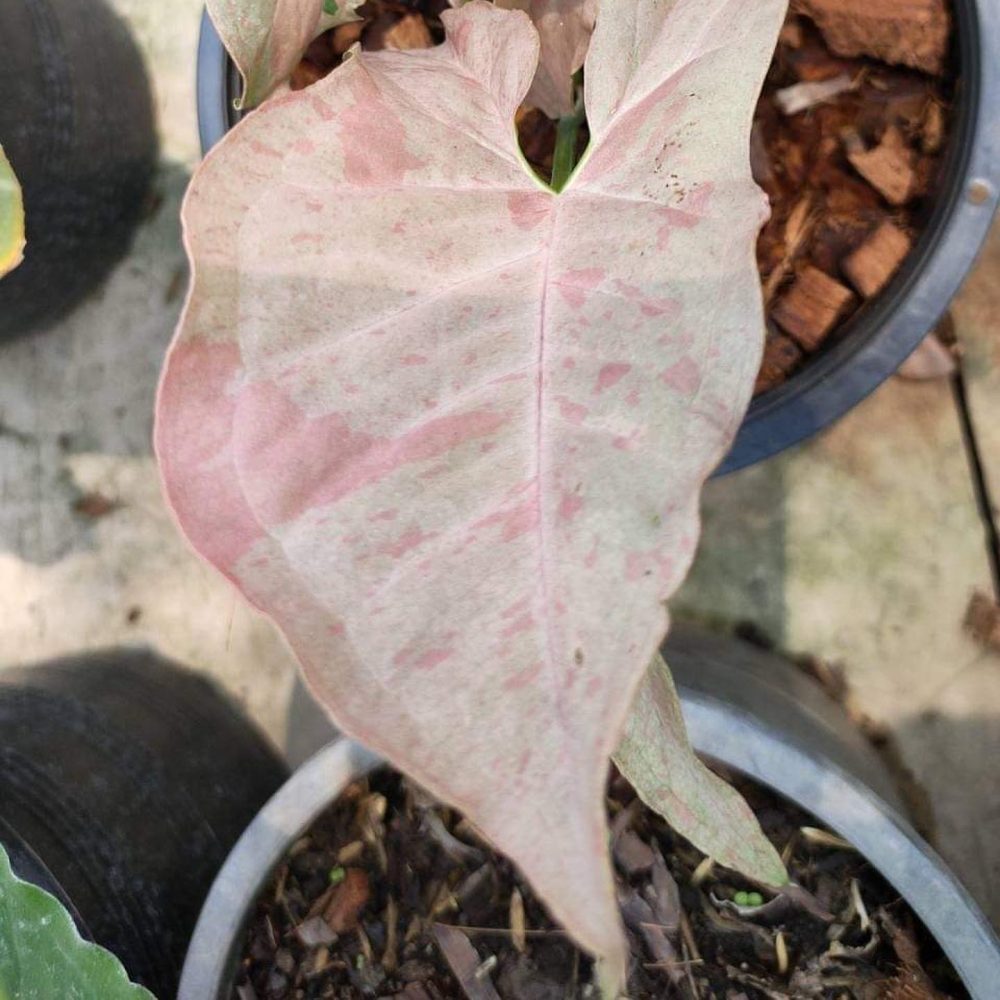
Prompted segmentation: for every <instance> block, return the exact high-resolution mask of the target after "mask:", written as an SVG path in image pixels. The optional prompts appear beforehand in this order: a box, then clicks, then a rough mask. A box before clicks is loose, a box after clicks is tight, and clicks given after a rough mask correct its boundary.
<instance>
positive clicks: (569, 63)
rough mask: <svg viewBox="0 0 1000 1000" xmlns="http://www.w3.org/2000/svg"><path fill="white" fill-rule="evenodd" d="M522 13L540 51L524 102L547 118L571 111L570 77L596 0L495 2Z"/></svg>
mask: <svg viewBox="0 0 1000 1000" xmlns="http://www.w3.org/2000/svg"><path fill="white" fill-rule="evenodd" d="M496 5H497V6H498V7H503V8H505V9H506V10H523V11H524V12H525V13H527V14H528V15H529V16H530V17H531V20H532V21H533V22H534V24H535V27H536V28H537V29H538V37H539V41H540V42H541V46H542V51H541V56H540V58H539V60H538V69H537V71H536V72H535V79H534V80H533V81H532V83H531V89H530V90H529V91H528V96H527V97H526V98H525V100H526V102H527V103H528V104H530V105H532V106H533V107H536V108H541V110H542V111H544V112H545V113H546V114H547V115H548V116H549V117H550V118H561V117H563V116H564V115H568V114H571V113H572V111H573V104H574V102H573V74H574V73H575V72H576V71H577V70H578V69H579V68H580V67H581V66H582V65H583V61H584V59H585V58H586V56H587V46H588V45H589V44H590V36H591V34H592V33H593V30H594V20H595V18H596V16H597V0H496Z"/></svg>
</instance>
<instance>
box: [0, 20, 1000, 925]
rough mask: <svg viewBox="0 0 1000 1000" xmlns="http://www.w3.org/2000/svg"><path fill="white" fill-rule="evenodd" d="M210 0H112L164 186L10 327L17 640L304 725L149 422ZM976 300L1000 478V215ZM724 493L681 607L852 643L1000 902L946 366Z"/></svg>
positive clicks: (993, 671) (6, 623) (969, 314)
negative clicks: (63, 313) (192, 529)
mask: <svg viewBox="0 0 1000 1000" xmlns="http://www.w3.org/2000/svg"><path fill="white" fill-rule="evenodd" d="M201 2H202V0H170V3H169V4H151V3H149V2H148V0H111V3H112V6H113V7H114V8H115V9H116V10H117V11H118V12H119V13H120V14H121V15H122V16H123V17H124V18H125V19H126V20H127V21H128V22H129V23H130V25H131V26H132V28H133V30H134V33H135V36H136V38H137V40H138V42H139V44H140V47H141V48H142V50H143V51H144V53H145V55H146V58H147V62H148V66H149V71H150V76H151V80H152V83H153V87H154V90H155V98H156V105H157V109H158V114H159V121H158V127H159V130H160V135H161V144H162V145H161V152H162V157H161V163H160V167H159V171H158V175H157V179H156V184H157V187H158V191H159V194H160V195H161V196H162V202H161V204H160V206H159V209H158V210H157V211H156V212H155V214H153V215H152V217H151V218H149V219H148V220H147V221H146V222H145V224H144V225H143V226H142V228H141V229H140V231H139V233H138V235H137V237H136V240H135V245H134V247H133V250H132V252H131V254H130V256H129V257H128V258H127V259H126V260H125V261H124V262H123V263H122V264H121V265H120V266H119V267H118V269H117V270H116V271H115V272H114V274H113V275H112V276H111V277H110V279H109V280H108V282H107V283H106V284H105V285H104V287H103V288H102V289H100V290H99V292H98V293H97V294H96V295H94V296H93V297H92V299H91V300H89V301H88V302H86V303H85V304H84V305H83V306H82V307H81V308H80V309H79V310H78V311H77V312H76V313H75V314H74V315H72V316H71V317H70V318H69V319H67V320H66V321H64V322H62V323H60V324H59V325H58V326H56V327H55V328H53V329H50V330H48V331H46V332H44V333H42V334H40V335H37V336H35V337H33V338H31V339H29V340H23V341H20V342H15V343H9V344H6V345H0V664H23V663H31V662H34V661H38V660H41V659H44V658H46V657H50V656H53V655H56V654H63V653H69V652H73V651H78V650H85V649H95V648H102V647H107V646H114V645H121V644H133V643H139V644H149V645H152V646H154V647H156V648H157V649H158V650H160V651H161V652H162V653H164V654H166V655H168V656H170V657H173V658H174V659H176V660H178V661H180V662H182V663H186V664H189V665H191V666H193V667H195V668H198V669H200V670H204V671H206V672H208V673H210V674H211V675H212V676H214V677H215V678H217V680H218V681H219V682H220V683H221V684H222V685H223V686H224V687H225V688H227V689H228V690H229V691H230V692H232V693H233V694H234V695H235V696H236V697H238V698H239V699H240V700H241V701H242V703H243V704H244V705H245V706H246V708H247V709H248V711H249V713H250V714H251V715H252V716H253V717H254V718H255V719H256V720H257V721H258V722H259V724H260V725H261V726H262V727H263V729H264V730H265V731H266V732H267V733H268V734H269V735H270V737H271V738H272V739H273V740H274V741H275V743H277V744H278V745H284V744H285V741H286V735H287V734H286V715H287V707H288V704H289V700H290V698H291V697H292V689H293V678H294V665H293V662H292V659H291V656H290V654H289V653H288V652H287V650H286V648H285V646H284V644H283V642H282V640H281V639H280V638H279V637H278V636H276V634H275V633H274V631H273V629H272V628H271V627H270V626H269V625H268V624H267V623H266V622H264V621H263V620H262V619H261V618H260V617H258V616H257V615H255V614H254V613H253V612H251V611H250V610H249V609H248V608H247V607H246V606H244V605H243V604H242V602H241V601H240V600H238V599H237V598H236V597H235V596H234V594H233V592H232V591H231V590H230V588H229V586H228V585H227V584H226V583H224V582H223V581H222V580H221V578H219V577H217V576H216V575H215V574H214V573H213V572H212V571H210V570H208V569H206V568H205V567H204V566H202V564H201V563H200V562H198V561H197V560H196V559H195V557H194V556H193V555H192V554H191V553H190V551H189V550H188V549H187V547H186V545H185V543H184V542H183V541H182V540H181V539H180V538H179V536H178V534H177V532H176V531H175V529H174V527H173V525H172V523H171V521H170V519H169V517H168V516H167V513H166V511H165V509H164V506H163V504H162V502H161V498H160V493H159V487H158V482H157V475H156V470H155V467H154V462H153V459H152V456H151V452H150V446H149V436H150V425H151V414H152V404H153V393H154V388H155V383H156V376H157V372H158V369H159V365H160V362H161V359H162V357H163V353H164V351H165V349H166V346H167V343H168V341H169V338H170V335H171V331H172V328H173V325H174V323H175V321H176V318H177V315H178V312H179V310H180V306H181V299H182V293H183V287H184V280H185V275H186V268H185V261H184V255H183V251H182V249H181V245H180V232H179V225H178V219H177V211H178V205H179V201H180V197H181V194H182V192H183V190H184V186H185V184H186V181H187V178H188V176H189V173H190V171H191V169H192V168H193V166H194V165H195V163H196V162H197V159H198V155H199V151H198V144H197V135H196V121H195V113H194V55H195V48H196V39H197V30H198V21H199V17H200V13H201ZM955 315H956V320H957V324H958V333H959V336H960V338H961V341H962V343H963V345H964V347H965V349H966V352H967V357H968V370H969V373H970V380H971V398H972V405H973V410H974V416H975V418H976V420H977V423H978V427H979V431H980V434H981V437H982V440H983V444H984V447H985V456H986V464H987V472H988V474H990V475H991V476H992V477H993V481H994V484H995V487H996V488H997V489H1000V228H998V229H996V230H995V231H994V234H993V238H992V240H991V242H990V245H989V248H988V250H987V252H986V254H985V255H984V257H983V258H982V261H981V263H980V265H979V267H978V269H977V271H976V272H975V274H974V275H973V277H972V278H971V279H970V281H969V282H968V284H967V286H966V288H965V290H964V291H963V293H962V295H961V296H960V298H959V300H958V302H957V303H956V306H955ZM98 497H100V498H103V499H104V500H106V501H110V502H111V508H110V509H109V510H107V511H106V512H104V513H103V514H102V516H94V514H95V513H97V512H99V511H100V509H101V506H102V501H100V500H97V499H96V498H98ZM81 500H84V502H82V503H81ZM705 514H706V516H705V533H704V541H703V545H702V549H701V552H700V555H699V558H698V561H697V564H696V566H695V569H694V572H693V573H692V576H691V578H690V580H689V582H688V583H687V585H686V586H685V588H684V590H683V591H682V593H681V594H680V595H679V597H678V599H677V600H676V602H675V608H676V610H677V612H678V613H680V614H682V615H685V616H689V617H696V618H704V619H710V620H711V621H713V622H715V623H717V624H719V625H721V626H731V625H734V624H736V623H739V622H745V621H750V622H753V623H754V624H755V625H756V626H757V627H758V628H759V629H760V630H761V631H762V632H763V633H765V634H766V635H768V636H769V637H770V638H771V639H772V640H773V641H775V642H776V643H777V644H778V645H779V646H781V647H782V648H784V649H787V650H789V651H791V652H794V653H810V654H814V655H816V656H819V657H822V658H824V659H826V660H829V661H833V662H836V663H839V664H841V665H842V666H843V668H844V670H845V671H846V674H847V677H848V678H849V681H850V684H851V688H852V691H853V695H854V699H855V702H856V703H857V705H858V706H859V707H860V708H861V709H862V710H863V711H864V712H865V713H866V714H867V715H869V716H870V717H871V718H873V719H874V720H876V721H877V722H880V723H883V724H885V725H887V726H888V727H889V729H890V730H891V732H892V733H893V735H894V736H895V739H896V741H897V744H898V749H899V752H900V755H901V757H902V760H903V762H904V763H905V765H906V766H907V767H908V768H909V769H910V770H911V771H912V773H913V775H914V777H915V779H916V781H917V782H918V784H919V785H920V786H921V787H922V788H923V789H924V791H925V792H926V794H927V797H928V799H929V801H930V803H931V804H932V807H933V813H934V816H933V819H934V824H935V827H936V837H937V843H938V846H939V848H940V850H941V851H942V853H943V854H944V855H945V857H946V858H947V859H948V860H949V861H950V862H951V863H952V864H953V866H954V867H955V869H956V871H957V872H958V873H959V875H960V877H961V878H962V879H963V880H964V881H965V882H966V884H967V885H968V886H969V888H970V889H971V890H972V892H973V893H974V894H975V895H976V896H977V897H978V899H979V900H980V901H981V903H982V904H983V906H984V908H985V909H986V910H987V912H988V913H989V914H990V916H991V917H992V919H993V920H994V922H995V923H1000V837H998V836H996V832H997V830H998V829H1000V826H998V823H1000V769H998V768H997V766H996V761H997V760H1000V655H998V654H996V653H987V652H984V651H983V650H982V649H981V648H979V647H978V646H976V645H975V644H974V643H973V642H972V640H971V639H969V638H968V637H967V636H966V635H965V633H964V632H963V630H962V628H961V622H962V618H963V616H964V613H965V609H966V605H967V603H968V600H969V597H970V595H971V593H972V591H973V590H974V589H975V588H977V587H979V588H988V586H989V572H988V564H987V561H986V555H985V550H984V546H983V537H982V531H981V526H980V522H979V520H978V517H977V514H976V510H975V507H974V498H973V493H972V489H971V485H970V477H969V474H968V469H967V465H966V456H965V452H964V450H963V447H962V443H961V440H960V436H959V425H958V422H957V418H956V411H955V408H954V405H953V401H952V398H951V394H950V391H949V387H948V385H947V383H945V382H922V383H915V382H906V381H903V380H901V379H893V380H890V381H889V382H888V383H887V384H886V385H885V386H883V387H882V388H881V389H880V390H879V391H878V392H876V393H875V394H874V395H873V396H872V397H871V398H870V399H868V400H867V401H866V402H865V403H864V404H862V405H861V406H859V407H858V408H857V409H856V410H855V411H854V412H853V413H851V414H850V415H849V416H848V417H847V418H846V419H844V420H843V421H841V422H840V423H839V424H838V425H837V426H836V427H834V428H832V429H831V430H829V431H828V432H826V433H825V434H823V435H822V436H820V437H818V438H817V439H815V440H813V441H811V442H809V443H807V444H806V445H803V446H801V447H799V448H796V449H794V450H793V451H791V452H789V453H786V454H785V455H784V456H782V457H780V458H778V459H776V460H773V461H771V462H768V463H765V464H764V465H761V466H759V467H756V468H752V469H749V470H746V471H744V472H742V473H739V474H736V475H733V476H730V477H728V478H726V479H723V480H719V481H715V482H713V483H711V484H710V485H709V487H708V489H707V491H706V495H705ZM293 735H294V734H293Z"/></svg>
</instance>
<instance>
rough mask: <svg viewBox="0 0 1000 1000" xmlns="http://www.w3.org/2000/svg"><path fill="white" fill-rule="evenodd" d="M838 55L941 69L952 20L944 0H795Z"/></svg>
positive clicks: (931, 71)
mask: <svg viewBox="0 0 1000 1000" xmlns="http://www.w3.org/2000/svg"><path fill="white" fill-rule="evenodd" d="M793 7H794V9H796V10H798V11H801V12H802V13H804V14H806V15H808V16H809V17H810V18H812V20H813V21H815V22H816V24H817V26H818V27H819V29H820V31H821V32H822V34H823V38H824V40H825V41H826V44H827V45H828V46H829V47H830V49H831V51H833V52H835V53H836V54H837V55H840V56H848V57H854V56H871V57H872V58H873V59H878V60H880V61H881V62H887V63H894V64H898V65H903V66H910V67H912V68H913V69H920V70H923V71H924V72H925V73H932V74H939V73H942V72H943V71H944V65H945V57H946V56H947V53H948V39H949V36H950V34H951V23H950V18H949V16H948V8H947V5H946V3H945V0H796V2H795V3H794V4H793Z"/></svg>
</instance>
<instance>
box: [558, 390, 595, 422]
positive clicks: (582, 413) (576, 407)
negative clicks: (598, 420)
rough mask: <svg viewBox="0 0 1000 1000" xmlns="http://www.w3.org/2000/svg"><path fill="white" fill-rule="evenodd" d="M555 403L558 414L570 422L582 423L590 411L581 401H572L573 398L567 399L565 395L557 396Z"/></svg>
mask: <svg viewBox="0 0 1000 1000" xmlns="http://www.w3.org/2000/svg"><path fill="white" fill-rule="evenodd" d="M556 404H557V405H558V407H559V414H560V416H561V417H562V418H563V420H565V421H566V422H567V423H570V424H578V425H579V424H582V423H583V421H584V418H585V417H586V416H587V414H588V413H589V412H590V411H589V410H588V409H587V407H586V406H584V405H583V404H582V403H574V402H573V400H571V399H567V398H566V397H565V396H557V397H556Z"/></svg>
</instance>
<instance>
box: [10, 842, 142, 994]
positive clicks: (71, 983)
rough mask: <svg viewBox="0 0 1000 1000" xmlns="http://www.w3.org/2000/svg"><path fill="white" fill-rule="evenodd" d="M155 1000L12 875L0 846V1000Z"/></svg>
mask: <svg viewBox="0 0 1000 1000" xmlns="http://www.w3.org/2000/svg"><path fill="white" fill-rule="evenodd" d="M56 997H59V998H62V1000H77V998H78V1000H98V998H100V1000H155V998H154V997H153V994H152V993H150V992H149V991H148V990H145V989H143V988H142V987H141V986H136V985H135V984H134V983H130V982H129V981H128V976H127V975H126V973H125V970H124V969H123V968H122V965H121V962H119V961H118V959H117V958H115V956H114V955H112V954H111V952H109V951H105V949H103V948H101V947H99V946H98V945H96V944H91V943H90V942H89V941H84V940H83V939H82V938H81V937H80V935H79V934H78V933H77V929H76V927H75V926H74V924H73V920H72V918H71V917H70V915H69V914H68V913H67V912H66V909H65V907H64V906H63V905H62V903H60V902H59V900H57V899H56V898H55V897H54V896H51V895H49V893H47V892H45V891H44V890H42V889H39V888H38V886H35V885H32V884H31V883H30V882H22V881H21V880H20V879H19V878H17V876H15V875H14V873H13V871H12V870H11V867H10V861H9V859H8V858H7V852H6V851H5V850H4V849H3V845H2V844H0V1000H55V998H56Z"/></svg>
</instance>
